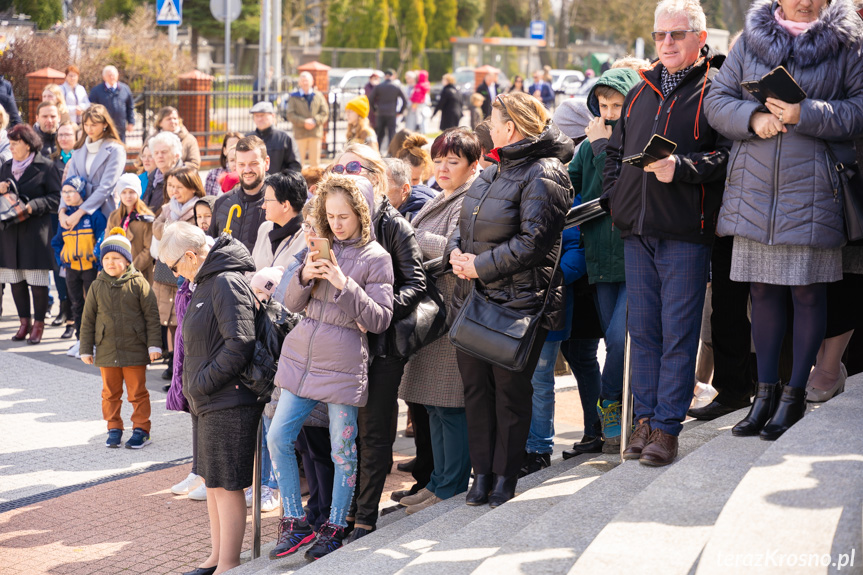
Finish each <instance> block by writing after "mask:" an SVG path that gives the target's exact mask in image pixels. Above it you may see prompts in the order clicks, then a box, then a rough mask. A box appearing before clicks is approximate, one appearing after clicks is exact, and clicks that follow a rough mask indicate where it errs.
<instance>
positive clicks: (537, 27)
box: [530, 20, 545, 40]
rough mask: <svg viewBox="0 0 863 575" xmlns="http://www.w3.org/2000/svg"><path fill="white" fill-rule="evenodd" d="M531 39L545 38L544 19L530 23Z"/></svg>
mask: <svg viewBox="0 0 863 575" xmlns="http://www.w3.org/2000/svg"><path fill="white" fill-rule="evenodd" d="M530 38H531V40H545V20H534V21H532V22H531V23H530Z"/></svg>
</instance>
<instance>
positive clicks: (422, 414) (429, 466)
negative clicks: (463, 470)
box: [408, 403, 434, 493]
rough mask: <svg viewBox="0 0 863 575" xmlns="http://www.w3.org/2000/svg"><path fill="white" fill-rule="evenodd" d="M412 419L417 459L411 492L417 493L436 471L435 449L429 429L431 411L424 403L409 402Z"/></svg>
mask: <svg viewBox="0 0 863 575" xmlns="http://www.w3.org/2000/svg"><path fill="white" fill-rule="evenodd" d="M408 409H409V410H410V412H411V421H412V422H413V424H414V445H415V446H416V461H415V462H414V470H413V471H412V472H411V475H412V476H413V478H414V482H415V483H414V484H413V486H412V487H411V492H412V493H416V492H417V491H419V490H420V489H422V488H423V487H425V486H426V485H427V484H428V482H429V479H431V474H432V472H433V471H434V451H433V450H432V442H431V430H430V429H429V412H428V410H427V409H426V408H425V406H424V405H420V404H419V403H408Z"/></svg>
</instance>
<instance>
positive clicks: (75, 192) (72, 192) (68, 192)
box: [60, 190, 80, 196]
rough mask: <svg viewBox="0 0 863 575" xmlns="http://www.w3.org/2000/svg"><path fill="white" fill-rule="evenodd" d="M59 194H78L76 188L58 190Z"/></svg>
mask: <svg viewBox="0 0 863 575" xmlns="http://www.w3.org/2000/svg"><path fill="white" fill-rule="evenodd" d="M60 193H61V194H66V195H67V196H71V195H72V194H78V193H80V192H78V190H60Z"/></svg>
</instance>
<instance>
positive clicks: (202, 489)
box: [188, 481, 207, 501]
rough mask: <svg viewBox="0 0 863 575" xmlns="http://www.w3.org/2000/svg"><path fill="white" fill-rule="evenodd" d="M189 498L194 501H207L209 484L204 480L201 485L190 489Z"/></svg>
mask: <svg viewBox="0 0 863 575" xmlns="http://www.w3.org/2000/svg"><path fill="white" fill-rule="evenodd" d="M188 497H189V499H192V500H193V501H206V500H207V486H206V485H205V484H204V482H203V481H202V482H201V484H200V485H199V486H197V487H196V488H195V489H193V490H192V491H189V495H188Z"/></svg>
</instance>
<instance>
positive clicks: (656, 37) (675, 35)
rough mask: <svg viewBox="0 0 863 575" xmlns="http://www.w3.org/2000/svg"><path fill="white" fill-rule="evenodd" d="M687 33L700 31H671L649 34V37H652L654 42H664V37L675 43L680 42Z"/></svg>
mask: <svg viewBox="0 0 863 575" xmlns="http://www.w3.org/2000/svg"><path fill="white" fill-rule="evenodd" d="M689 32H693V33H694V32H700V30H671V31H669V32H651V33H650V35H651V36H652V37H653V41H654V42H665V37H666V36H669V35H670V36H671V39H672V40H674V41H675V42H680V41H681V40H683V39H684V38H686V35H687V34H688V33H689Z"/></svg>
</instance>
